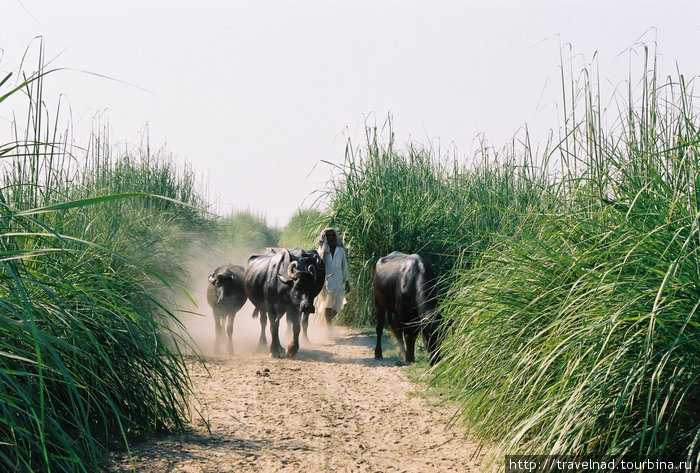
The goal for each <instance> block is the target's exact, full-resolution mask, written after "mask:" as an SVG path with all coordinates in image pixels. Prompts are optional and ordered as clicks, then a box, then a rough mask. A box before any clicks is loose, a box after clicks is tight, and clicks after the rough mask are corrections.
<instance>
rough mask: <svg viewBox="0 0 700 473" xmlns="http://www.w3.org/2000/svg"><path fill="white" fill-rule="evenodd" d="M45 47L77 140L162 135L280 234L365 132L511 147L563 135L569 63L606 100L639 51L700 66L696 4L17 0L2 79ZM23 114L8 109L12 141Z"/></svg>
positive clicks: (5, 10)
mask: <svg viewBox="0 0 700 473" xmlns="http://www.w3.org/2000/svg"><path fill="white" fill-rule="evenodd" d="M37 35H42V36H43V37H44V40H45V45H46V58H47V60H49V61H50V67H52V68H54V67H56V68H69V69H72V70H64V71H61V72H58V73H55V74H52V75H50V76H49V78H48V79H47V80H46V83H45V90H44V98H45V99H46V101H47V107H48V110H55V106H56V104H57V102H58V97H59V94H60V93H63V94H65V95H64V96H63V97H62V99H61V100H62V104H63V107H64V110H66V107H67V106H70V113H71V115H72V123H73V127H74V135H75V139H76V140H77V141H78V142H79V143H80V142H81V141H82V142H84V141H85V140H86V137H87V135H88V134H89V132H90V130H91V129H92V128H93V127H94V126H97V125H96V123H100V124H102V125H104V124H106V123H108V124H109V129H110V132H111V133H110V135H111V141H112V142H115V143H116V142H129V143H133V144H136V145H138V144H139V143H140V142H141V140H142V135H143V133H144V129H145V126H146V124H147V123H148V135H149V136H150V142H151V146H153V147H156V148H158V147H160V146H162V145H166V146H167V148H168V150H169V151H171V152H173V153H174V154H175V155H177V156H178V157H179V158H180V159H181V160H182V161H187V162H189V163H192V164H193V165H194V167H195V168H196V169H197V171H198V172H200V173H201V174H202V175H203V176H205V178H206V179H207V182H208V183H209V190H210V194H211V197H212V198H213V199H215V200H216V201H217V204H218V208H219V209H220V210H221V211H222V212H229V211H230V210H231V209H234V210H235V209H241V208H251V209H253V210H256V211H259V212H262V213H263V214H265V215H266V217H267V218H268V221H269V223H270V224H272V225H275V224H277V225H283V224H284V223H286V221H287V220H288V219H289V217H290V216H291V215H292V214H293V213H294V211H295V210H296V209H297V208H298V207H300V206H306V205H310V204H311V203H313V201H314V199H315V198H316V197H317V196H318V195H317V194H312V191H314V190H318V189H322V188H323V187H324V186H325V184H326V182H327V178H328V176H329V174H330V172H331V167H330V166H329V165H328V164H323V163H322V161H324V160H325V161H329V162H331V163H341V162H342V161H343V157H344V149H345V140H346V138H347V137H350V138H353V139H355V140H356V141H361V140H362V136H363V133H364V132H363V129H364V125H365V121H366V120H368V121H369V123H370V124H371V123H374V122H375V121H376V122H377V124H378V125H380V126H381V125H382V123H383V122H384V120H385V117H386V116H387V115H388V114H391V115H392V116H393V118H394V130H395V131H396V133H397V141H398V143H399V144H404V143H406V142H407V140H408V139H409V137H410V139H413V140H416V141H418V142H421V143H424V144H425V143H428V142H430V143H431V144H432V145H433V146H436V147H437V146H439V147H440V148H441V150H442V151H443V152H446V151H451V152H452V151H454V152H455V155H456V156H457V157H458V158H460V159H466V158H470V157H471V156H472V155H473V152H474V150H475V149H476V148H478V146H479V136H480V135H481V134H482V133H484V134H485V135H486V136H487V138H488V139H489V141H490V143H491V144H493V145H494V146H496V147H500V146H501V145H503V144H505V143H506V142H507V141H508V140H509V139H510V138H511V137H512V136H513V135H514V134H515V133H516V132H518V130H519V129H520V128H521V126H522V125H523V124H525V123H527V124H528V125H529V128H530V132H531V136H532V138H533V139H534V140H535V141H541V140H543V139H544V138H545V136H546V133H547V131H548V130H549V129H550V128H557V127H558V126H559V121H560V117H561V115H562V113H561V110H560V109H559V108H560V106H559V105H557V104H560V103H561V91H560V87H561V84H560V82H561V79H560V52H561V53H562V54H561V55H562V57H563V64H564V67H565V68H566V69H567V70H573V71H574V74H575V75H577V74H578V71H580V70H581V68H582V67H585V66H586V65H587V64H589V63H590V62H591V61H593V63H594V64H595V65H598V66H599V69H600V74H601V79H602V83H603V87H604V88H605V89H606V90H603V99H604V100H606V99H607V98H610V96H611V95H610V91H611V90H612V89H613V88H615V87H622V88H623V89H624V81H625V80H627V79H628V76H629V73H628V66H629V64H630V63H632V64H633V65H634V67H635V71H638V68H639V64H640V62H641V61H640V57H639V56H640V53H641V48H640V47H639V46H638V44H639V42H645V43H646V44H647V45H649V46H650V47H651V48H652V50H653V48H654V43H655V42H657V43H658V50H657V51H658V52H659V53H660V54H661V56H660V65H659V66H660V69H659V77H665V76H666V75H667V74H668V75H673V76H675V74H676V65H678V68H679V69H680V71H681V72H683V73H684V74H685V75H686V76H687V77H688V78H690V77H692V76H694V75H697V74H698V72H700V54H698V53H697V45H698V44H700V5H699V4H698V2H697V0H667V1H663V2H661V1H658V0H615V1H609V0H592V1H586V2H583V1H554V0H552V1H542V0H534V1H528V2H523V1H519V0H518V1H515V0H509V1H500V2H486V1H469V0H466V1H465V0H451V1H414V0H383V1H376V0H372V1H370V0H358V1H353V2H335V1H334V2H331V1H321V0H316V1H309V0H305V1H286V0H285V1H281V0H280V1H269V0H268V1H266V0H262V1H260V0H249V1H211V0H206V1H199V2H192V1H187V2H185V1H173V0H168V1H165V0H149V1H146V2H144V1H140V0H139V1H136V0H124V1H119V2H117V1H98V2H88V1H84V0H83V1H81V0H62V1H60V2H47V1H41V0H6V1H5V2H3V6H2V8H1V9H0V48H2V49H3V53H2V57H1V58H0V71H16V70H17V68H18V67H19V65H20V62H21V60H22V56H23V54H24V52H25V49H26V48H28V47H29V48H30V55H29V57H28V58H27V67H29V68H31V67H34V66H35V64H36V51H37V49H38V48H37V45H38V41H36V40H33V38H34V37H35V36H37ZM569 43H570V44H571V45H572V46H571V49H569V48H568V47H566V46H562V45H567V44H569ZM635 45H636V46H635ZM630 48H632V49H630ZM630 50H631V52H630ZM596 51H597V54H596ZM78 70H83V71H89V72H91V73H96V74H101V75H104V76H108V77H109V78H111V79H104V78H101V77H97V76H95V75H90V74H86V73H83V72H78ZM593 73H595V70H594V71H593ZM637 77H638V75H637V74H636V73H635V76H634V77H633V78H634V79H636V78H637ZM15 79H16V77H15ZM112 79H115V80H112ZM13 80H14V79H13ZM623 95H624V94H623ZM622 98H624V97H622ZM603 105H604V106H605V107H608V106H610V107H613V108H614V107H615V103H612V102H606V103H604V104H603ZM12 111H13V102H12V101H6V102H5V103H2V104H1V105H0V140H2V142H7V141H6V140H7V139H8V138H10V137H11V135H10V134H9V133H10V130H9V128H10V127H9V121H10V120H11V115H12ZM613 115H614V114H613ZM96 117H97V118H96Z"/></svg>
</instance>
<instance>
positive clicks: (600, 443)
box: [326, 51, 700, 458]
mask: <svg viewBox="0 0 700 473" xmlns="http://www.w3.org/2000/svg"><path fill="white" fill-rule="evenodd" d="M645 52H646V51H645ZM655 70H656V69H655V64H654V63H653V62H650V63H645V64H644V71H645V72H644V73H643V74H642V78H641V81H640V82H639V83H636V84H629V90H628V91H624V93H623V94H621V95H624V96H625V97H628V98H629V101H628V103H627V105H625V106H623V108H622V109H621V110H619V111H613V110H604V109H603V108H602V107H601V105H600V104H601V102H604V98H602V97H599V96H597V95H596V94H597V93H598V92H597V91H598V90H599V87H598V86H597V84H596V83H594V82H593V80H592V79H591V78H590V75H589V74H588V72H590V71H586V73H585V74H582V77H583V79H582V81H583V82H576V83H575V84H574V85H572V87H571V90H572V91H573V92H572V93H573V94H574V96H573V98H572V97H569V101H570V102H569V103H567V104H566V107H565V110H567V115H566V116H565V117H564V119H565V121H564V125H563V127H562V129H561V130H560V136H559V137H558V139H557V141H556V144H555V145H550V146H548V147H547V148H546V149H545V150H544V152H543V153H542V154H540V155H539V156H535V153H534V152H533V149H532V148H531V147H530V145H529V141H528V139H527V136H526V137H525V139H523V140H522V141H521V144H520V145H515V144H513V145H511V146H509V147H506V148H504V149H503V150H501V151H500V152H495V151H494V150H493V149H488V148H485V149H483V150H482V152H481V153H480V155H479V156H477V159H475V162H476V163H477V164H476V165H474V166H470V167H463V166H460V165H458V164H456V163H455V162H454V161H453V160H451V159H448V158H447V157H444V156H438V155H436V154H435V152H434V151H433V150H431V149H426V148H422V147H416V146H415V145H411V144H409V145H408V146H407V147H405V148H403V149H397V148H396V145H395V143H394V141H393V138H392V136H391V130H389V138H388V140H387V141H385V142H384V143H380V142H379V141H380V140H379V136H380V133H378V132H377V130H376V128H370V129H368V133H367V139H366V142H365V143H364V146H363V147H362V148H361V149H356V148H355V147H354V146H353V145H352V143H349V145H348V147H347V149H348V153H347V156H346V161H345V164H344V165H343V166H341V167H339V169H338V173H337V179H336V181H335V182H334V186H333V187H334V189H333V190H332V191H331V192H330V196H329V197H330V200H331V208H330V212H329V214H328V215H327V217H326V219H327V223H328V224H331V225H334V226H337V227H339V228H340V229H342V230H343V231H345V237H346V242H347V244H348V246H349V254H350V257H351V263H350V264H351V273H352V277H353V278H354V279H355V282H356V284H355V287H356V289H355V290H354V291H353V292H352V293H351V295H350V297H349V305H348V306H346V308H345V309H344V311H343V313H342V314H341V315H342V316H343V317H344V319H343V320H344V321H345V322H346V323H350V324H366V323H368V322H370V321H371V319H372V311H371V278H372V275H373V270H374V268H373V266H374V263H375V262H376V259H377V258H378V257H379V256H382V255H384V254H387V253H388V252H390V251H392V250H401V251H404V252H419V253H421V254H423V255H424V256H426V257H427V258H428V259H429V260H430V261H431V262H432V263H433V265H434V266H435V267H436V268H437V269H438V274H440V275H441V278H442V279H441V281H440V302H441V304H440V312H441V314H442V315H443V317H444V326H443V330H444V333H445V337H446V338H445V342H444V344H443V347H442V353H443V359H442V361H441V362H440V363H439V364H438V365H437V366H436V367H435V368H434V369H433V370H432V372H431V376H432V381H433V382H434V383H436V384H438V385H440V386H441V387H442V389H444V390H446V391H447V392H448V393H451V394H452V398H453V399H455V400H456V401H458V402H459V403H460V405H461V409H460V413H459V418H460V419H462V420H463V421H464V422H465V423H466V424H468V425H469V427H470V432H474V433H476V434H477V435H478V436H479V437H480V438H481V439H482V440H483V442H484V443H485V444H488V445H492V444H493V443H495V444H496V446H497V447H498V448H497V451H498V452H499V453H500V455H501V456H500V457H501V458H502V454H504V453H518V452H520V453H543V454H588V455H598V456H602V455H626V456H628V457H631V458H638V457H640V456H644V455H648V456H663V455H666V456H669V455H677V456H679V457H686V456H687V457H689V458H698V456H699V455H700V422H699V421H698V419H700V316H699V315H698V307H700V298H699V297H700V296H699V294H700V265H699V264H698V250H699V249H700V201H699V199H700V197H699V194H698V192H697V190H698V188H700V134H699V128H698V124H699V120H698V115H697V110H696V109H695V108H694V107H693V105H692V94H691V93H690V91H689V89H688V86H687V85H686V84H685V80H684V78H683V76H680V77H678V78H677V79H676V80H671V79H670V78H669V79H668V80H666V81H664V82H663V83H659V82H657V80H658V79H657V77H656V74H655V72H654V71H655ZM646 71H650V72H646ZM567 92H568V90H567ZM607 113H612V114H613V117H614V118H616V121H615V123H616V124H615V127H614V128H613V129H612V130H608V129H607V127H606V124H605V123H606V122H605V120H606V118H607ZM578 117H580V118H578ZM498 456H499V455H496V456H494V458H498Z"/></svg>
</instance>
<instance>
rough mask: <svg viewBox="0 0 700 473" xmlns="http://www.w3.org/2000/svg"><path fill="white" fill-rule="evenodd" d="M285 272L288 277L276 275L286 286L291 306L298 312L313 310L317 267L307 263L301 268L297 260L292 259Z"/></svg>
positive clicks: (314, 309)
mask: <svg viewBox="0 0 700 473" xmlns="http://www.w3.org/2000/svg"><path fill="white" fill-rule="evenodd" d="M287 274H289V277H285V276H282V275H281V274H280V275H278V276H277V277H278V278H279V280H280V281H281V282H282V283H283V284H285V285H286V286H287V287H288V289H289V299H290V301H291V303H292V306H293V307H294V308H296V309H297V310H298V311H299V312H300V313H304V312H308V313H311V312H315V311H316V308H315V307H314V303H313V300H314V297H316V294H317V291H316V290H315V283H316V281H317V279H318V277H319V275H318V272H317V269H316V268H315V267H314V266H313V265H309V267H308V268H307V269H301V268H300V264H299V262H298V261H292V262H291V263H289V266H288V267H287Z"/></svg>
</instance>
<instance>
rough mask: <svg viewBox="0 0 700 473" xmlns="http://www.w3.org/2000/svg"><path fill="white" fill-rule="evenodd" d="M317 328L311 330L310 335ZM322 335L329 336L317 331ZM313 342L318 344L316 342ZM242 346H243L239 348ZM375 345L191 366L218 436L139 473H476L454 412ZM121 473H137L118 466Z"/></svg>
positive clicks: (358, 340)
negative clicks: (453, 423)
mask: <svg viewBox="0 0 700 473" xmlns="http://www.w3.org/2000/svg"><path fill="white" fill-rule="evenodd" d="M311 330H314V328H313V327H312V328H310V331H311ZM316 330H321V328H316ZM311 335H313V334H311ZM234 340H235V339H234ZM373 349H374V336H370V335H363V334H359V333H357V332H353V331H350V330H345V329H339V328H338V329H336V332H335V336H334V337H332V338H330V339H325V340H314V338H313V337H312V343H311V345H309V344H304V343H302V347H301V349H300V351H299V353H298V354H297V356H296V357H295V358H294V359H291V360H290V359H282V360H276V359H271V358H269V356H268V355H267V354H262V353H255V352H247V353H245V352H244V353H240V354H236V355H235V356H233V357H209V358H208V359H207V366H208V368H209V373H207V372H206V370H205V369H204V368H202V366H201V365H199V364H193V365H192V366H191V372H192V378H193V381H194V385H195V391H196V392H198V395H199V397H200V400H199V402H200V404H201V405H202V407H201V409H202V410H203V413H204V416H205V417H206V418H207V419H208V420H209V422H210V426H211V433H209V432H208V431H207V429H206V427H205V426H204V423H203V422H202V421H201V419H200V420H196V419H195V420H194V421H193V429H192V430H191V431H190V432H188V433H185V434H180V435H173V436H169V437H165V438H162V439H157V440H153V441H149V442H146V443H143V444H141V445H137V446H135V447H134V448H133V451H132V453H133V454H134V463H133V465H134V466H135V468H136V471H139V472H158V473H165V472H192V473H195V472H202V473H204V472H212V473H213V472H279V471H294V472H320V471H332V472H335V471H348V472H372V473H375V472H397V471H400V472H460V473H464V472H471V471H473V472H475V471H479V468H480V465H479V463H478V460H473V459H471V456H472V453H473V452H474V450H475V446H474V445H473V444H472V443H469V442H468V441H466V440H465V439H464V434H463V432H462V431H461V430H460V429H457V428H449V427H446V421H447V418H448V414H447V411H446V409H444V408H440V407H436V406H434V405H431V404H430V403H429V402H428V401H427V400H426V398H425V397H421V396H417V395H416V394H415V392H416V391H417V390H420V389H422V388H421V387H420V386H417V385H415V384H414V383H412V382H410V381H409V380H408V378H407V376H406V373H405V372H404V371H403V370H402V368H400V367H399V366H396V361H397V359H396V358H393V359H392V358H389V359H385V360H374V359H373V358H372V357H373V353H374V352H373ZM111 471H112V472H115V473H116V472H125V471H131V463H130V461H129V459H127V458H125V457H124V456H118V455H117V456H115V457H114V463H113V465H112V468H111Z"/></svg>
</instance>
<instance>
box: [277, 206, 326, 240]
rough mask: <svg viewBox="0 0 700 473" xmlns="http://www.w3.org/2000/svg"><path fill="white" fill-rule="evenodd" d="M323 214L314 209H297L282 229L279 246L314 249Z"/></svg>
mask: <svg viewBox="0 0 700 473" xmlns="http://www.w3.org/2000/svg"><path fill="white" fill-rule="evenodd" d="M322 220H323V214H322V213H321V212H320V211H318V210H314V209H305V210H301V209H300V210H297V212H296V213H295V214H294V215H293V216H292V218H291V219H290V220H289V223H287V225H286V226H285V227H284V229H283V230H282V232H281V234H280V237H279V246H281V247H284V248H294V247H297V246H298V247H299V248H305V249H316V238H317V237H318V235H319V233H321V230H322V229H323V228H322V227H321V225H322Z"/></svg>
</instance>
